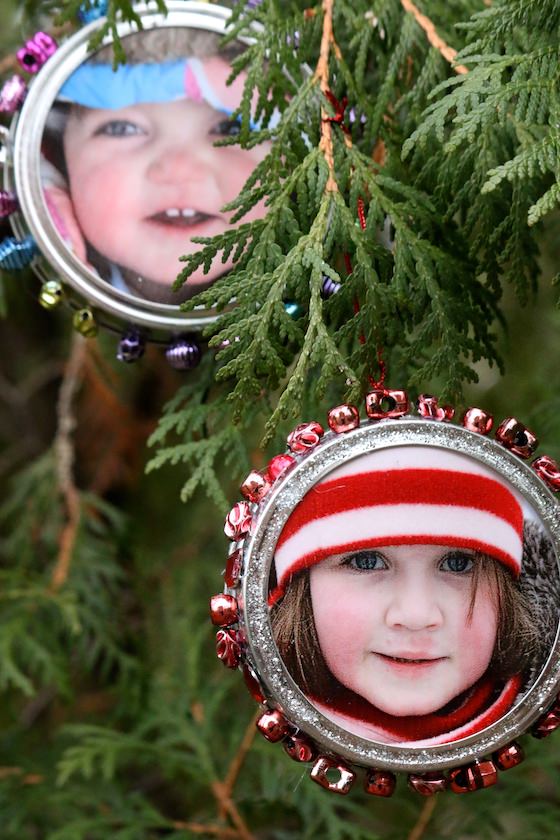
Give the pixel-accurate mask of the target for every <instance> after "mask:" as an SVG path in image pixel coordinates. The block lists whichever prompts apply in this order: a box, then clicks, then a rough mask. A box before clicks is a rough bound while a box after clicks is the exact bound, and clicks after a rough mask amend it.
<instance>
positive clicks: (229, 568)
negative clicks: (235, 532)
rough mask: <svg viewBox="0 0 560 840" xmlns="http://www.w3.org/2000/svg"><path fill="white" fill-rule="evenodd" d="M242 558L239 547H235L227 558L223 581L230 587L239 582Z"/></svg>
mask: <svg viewBox="0 0 560 840" xmlns="http://www.w3.org/2000/svg"><path fill="white" fill-rule="evenodd" d="M242 558H243V550H242V549H241V548H236V549H235V551H232V552H231V554H230V555H229V557H228V559H227V563H226V568H225V570H224V582H225V584H226V586H228V587H229V588H230V589H234V588H235V587H236V586H237V584H238V583H239V577H240V575H241V561H242Z"/></svg>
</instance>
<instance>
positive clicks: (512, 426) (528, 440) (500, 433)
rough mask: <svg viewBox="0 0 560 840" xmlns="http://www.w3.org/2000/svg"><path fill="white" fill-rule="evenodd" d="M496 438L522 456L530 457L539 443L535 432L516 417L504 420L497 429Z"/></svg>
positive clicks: (511, 450) (515, 453)
mask: <svg viewBox="0 0 560 840" xmlns="http://www.w3.org/2000/svg"><path fill="white" fill-rule="evenodd" d="M496 440H497V441H498V443H501V444H502V446H504V447H505V448H506V449H509V451H510V452H513V454H514V455H519V457H520V458H530V457H531V455H532V454H533V452H534V451H535V449H536V448H537V446H538V445H539V442H538V440H537V438H536V437H535V435H534V434H533V432H531V431H530V430H529V429H528V428H527V426H524V425H523V423H520V422H519V420H516V419H515V417H507V418H506V419H505V420H502V422H501V423H500V425H499V426H498V428H497V429H496Z"/></svg>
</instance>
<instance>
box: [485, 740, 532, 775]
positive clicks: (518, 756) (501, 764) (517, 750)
mask: <svg viewBox="0 0 560 840" xmlns="http://www.w3.org/2000/svg"><path fill="white" fill-rule="evenodd" d="M524 758H525V753H524V752H523V749H522V748H521V746H520V745H519V744H516V743H515V741H513V743H511V744H506V746H505V747H500V749H499V750H496V752H495V753H493V755H492V761H493V762H494V764H495V765H496V767H497V768H498V770H511V768H512V767H517V765H518V764H521V762H522V761H523V760H524Z"/></svg>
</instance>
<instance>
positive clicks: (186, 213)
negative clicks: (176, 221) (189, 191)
mask: <svg viewBox="0 0 560 840" xmlns="http://www.w3.org/2000/svg"><path fill="white" fill-rule="evenodd" d="M182 213H183V216H184V217H186V218H187V219H189V218H190V217H191V216H194V214H195V211H194V210H193V209H192V208H191V207H185V208H184V209H183V211H182Z"/></svg>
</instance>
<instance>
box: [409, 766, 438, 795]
mask: <svg viewBox="0 0 560 840" xmlns="http://www.w3.org/2000/svg"><path fill="white" fill-rule="evenodd" d="M408 786H409V788H410V789H411V790H414V791H416V793H419V794H421V795H422V796H433V795H434V794H435V793H440V792H441V791H444V790H447V779H446V778H445V776H444V774H443V773H438V772H437V770H434V771H430V772H428V773H409V776H408Z"/></svg>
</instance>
